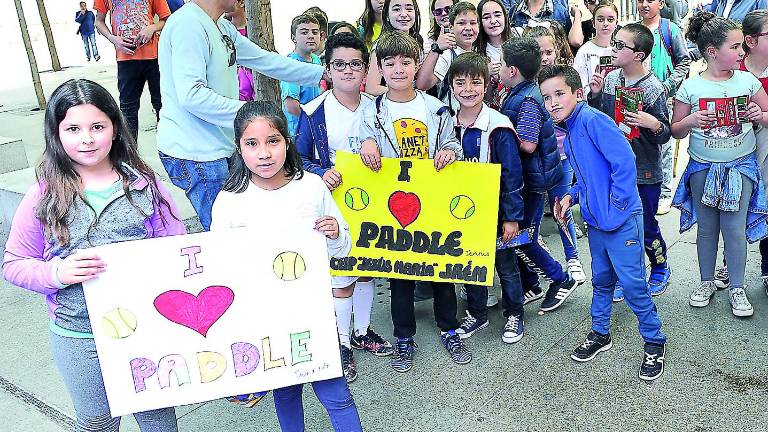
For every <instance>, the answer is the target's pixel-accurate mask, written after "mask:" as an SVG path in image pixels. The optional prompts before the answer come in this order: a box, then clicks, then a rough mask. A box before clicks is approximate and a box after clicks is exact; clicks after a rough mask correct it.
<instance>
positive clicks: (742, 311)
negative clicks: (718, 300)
mask: <svg viewBox="0 0 768 432" xmlns="http://www.w3.org/2000/svg"><path fill="white" fill-rule="evenodd" d="M728 297H729V298H730V299H731V311H732V312H733V314H734V315H736V316H737V317H748V316H752V314H753V313H754V309H752V304H751V303H750V302H749V299H748V298H747V293H746V292H745V291H744V288H731V289H730V290H728Z"/></svg>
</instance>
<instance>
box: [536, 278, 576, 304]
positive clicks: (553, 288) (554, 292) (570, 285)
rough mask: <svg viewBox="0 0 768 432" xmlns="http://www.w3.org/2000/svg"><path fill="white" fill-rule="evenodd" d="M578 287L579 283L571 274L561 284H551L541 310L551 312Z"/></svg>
mask: <svg viewBox="0 0 768 432" xmlns="http://www.w3.org/2000/svg"><path fill="white" fill-rule="evenodd" d="M578 287H579V284H578V283H576V281H575V280H574V279H573V278H572V277H570V276H568V278H567V279H566V280H564V281H562V282H560V283H559V284H552V285H550V286H549V289H548V290H547V294H546V295H545V296H544V300H543V301H542V302H541V306H539V310H541V311H544V312H549V311H553V310H555V309H557V308H559V307H560V306H561V305H562V304H563V303H565V300H566V299H567V298H568V296H570V295H571V293H573V292H574V291H576V288H578Z"/></svg>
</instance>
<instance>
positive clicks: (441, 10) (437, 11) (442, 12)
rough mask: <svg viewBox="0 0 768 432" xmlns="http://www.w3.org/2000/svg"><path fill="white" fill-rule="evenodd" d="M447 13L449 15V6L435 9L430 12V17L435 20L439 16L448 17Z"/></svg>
mask: <svg viewBox="0 0 768 432" xmlns="http://www.w3.org/2000/svg"><path fill="white" fill-rule="evenodd" d="M449 13H451V6H446V7H441V8H437V9H435V10H433V11H432V15H433V16H434V17H435V18H439V17H441V16H445V15H448V14H449Z"/></svg>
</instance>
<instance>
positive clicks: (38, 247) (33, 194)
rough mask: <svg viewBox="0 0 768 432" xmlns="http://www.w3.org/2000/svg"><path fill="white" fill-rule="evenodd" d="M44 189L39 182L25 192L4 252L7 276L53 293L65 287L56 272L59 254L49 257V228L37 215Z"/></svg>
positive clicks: (6, 277)
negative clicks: (46, 256)
mask: <svg viewBox="0 0 768 432" xmlns="http://www.w3.org/2000/svg"><path fill="white" fill-rule="evenodd" d="M41 196H42V191H41V190H40V187H39V186H38V185H37V184H35V185H34V186H32V188H31V189H30V190H29V192H27V193H26V195H24V198H23V199H22V200H21V204H19V207H18V209H17V210H16V214H15V215H14V217H13V222H12V224H11V231H10V233H9V234H8V242H7V243H6V244H5V255H4V256H3V277H4V278H5V280H7V281H8V282H10V283H12V284H14V285H17V286H20V287H22V288H25V289H28V290H30V291H34V292H38V293H41V294H46V295H47V294H53V293H55V292H56V291H58V290H59V289H61V288H64V284H62V283H61V282H60V281H59V280H58V277H57V276H56V272H57V269H58V266H59V263H61V259H60V258H59V257H54V258H52V259H51V260H49V261H46V260H45V258H44V256H43V254H44V252H45V243H46V241H45V230H44V227H43V224H42V223H41V222H40V219H38V218H37V217H36V216H35V206H36V205H37V204H38V202H39V201H40V197H41Z"/></svg>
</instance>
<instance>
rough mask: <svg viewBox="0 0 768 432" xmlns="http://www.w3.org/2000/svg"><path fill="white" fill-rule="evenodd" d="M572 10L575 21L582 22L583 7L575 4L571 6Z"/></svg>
mask: <svg viewBox="0 0 768 432" xmlns="http://www.w3.org/2000/svg"><path fill="white" fill-rule="evenodd" d="M570 12H571V16H572V17H573V21H574V22H576V23H580V22H581V9H580V8H579V7H578V6H576V5H573V6H571V11H570Z"/></svg>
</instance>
